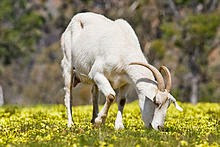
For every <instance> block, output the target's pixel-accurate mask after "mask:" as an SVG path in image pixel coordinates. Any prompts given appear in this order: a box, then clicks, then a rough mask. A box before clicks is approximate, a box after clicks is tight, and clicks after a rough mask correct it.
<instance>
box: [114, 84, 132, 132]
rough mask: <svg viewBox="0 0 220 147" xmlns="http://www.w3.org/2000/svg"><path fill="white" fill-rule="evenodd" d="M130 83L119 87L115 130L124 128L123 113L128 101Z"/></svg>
mask: <svg viewBox="0 0 220 147" xmlns="http://www.w3.org/2000/svg"><path fill="white" fill-rule="evenodd" d="M128 87H129V86H128V85H126V86H123V87H122V88H120V89H119V94H118V96H117V103H118V113H117V117H116V120H115V130H121V129H124V125H123V120H122V115H123V110H124V105H125V103H126V93H127V92H128Z"/></svg>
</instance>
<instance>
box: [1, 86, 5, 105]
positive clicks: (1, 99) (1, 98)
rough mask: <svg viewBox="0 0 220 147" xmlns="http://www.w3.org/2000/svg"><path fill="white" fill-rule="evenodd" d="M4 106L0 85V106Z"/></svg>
mask: <svg viewBox="0 0 220 147" xmlns="http://www.w3.org/2000/svg"><path fill="white" fill-rule="evenodd" d="M3 104H4V97H3V90H2V86H1V85H0V106H2V105H3Z"/></svg>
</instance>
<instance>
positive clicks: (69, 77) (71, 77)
mask: <svg viewBox="0 0 220 147" xmlns="http://www.w3.org/2000/svg"><path fill="white" fill-rule="evenodd" d="M61 66H62V68H63V77H64V90H65V97H64V103H65V106H66V109H67V117H68V124H67V126H68V127H71V125H72V124H73V119H72V86H74V87H75V86H76V85H77V83H78V81H77V79H76V76H75V74H74V72H73V67H71V64H69V63H68V61H67V60H66V58H64V59H63V60H62V62H61Z"/></svg>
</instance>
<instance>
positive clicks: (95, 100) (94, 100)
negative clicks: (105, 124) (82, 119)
mask: <svg viewBox="0 0 220 147" xmlns="http://www.w3.org/2000/svg"><path fill="white" fill-rule="evenodd" d="M98 99H99V91H98V87H97V86H96V85H95V84H94V85H93V86H92V105H93V110H92V111H93V112H92V120H91V123H93V124H94V123H95V118H96V117H97V116H98V113H99V105H98Z"/></svg>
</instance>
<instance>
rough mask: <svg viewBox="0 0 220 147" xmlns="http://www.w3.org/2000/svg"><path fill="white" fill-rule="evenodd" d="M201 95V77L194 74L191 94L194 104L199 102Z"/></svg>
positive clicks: (191, 100)
mask: <svg viewBox="0 0 220 147" xmlns="http://www.w3.org/2000/svg"><path fill="white" fill-rule="evenodd" d="M198 95H199V77H198V76H193V77H192V80H191V94H190V102H191V103H192V104H197V102H198Z"/></svg>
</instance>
